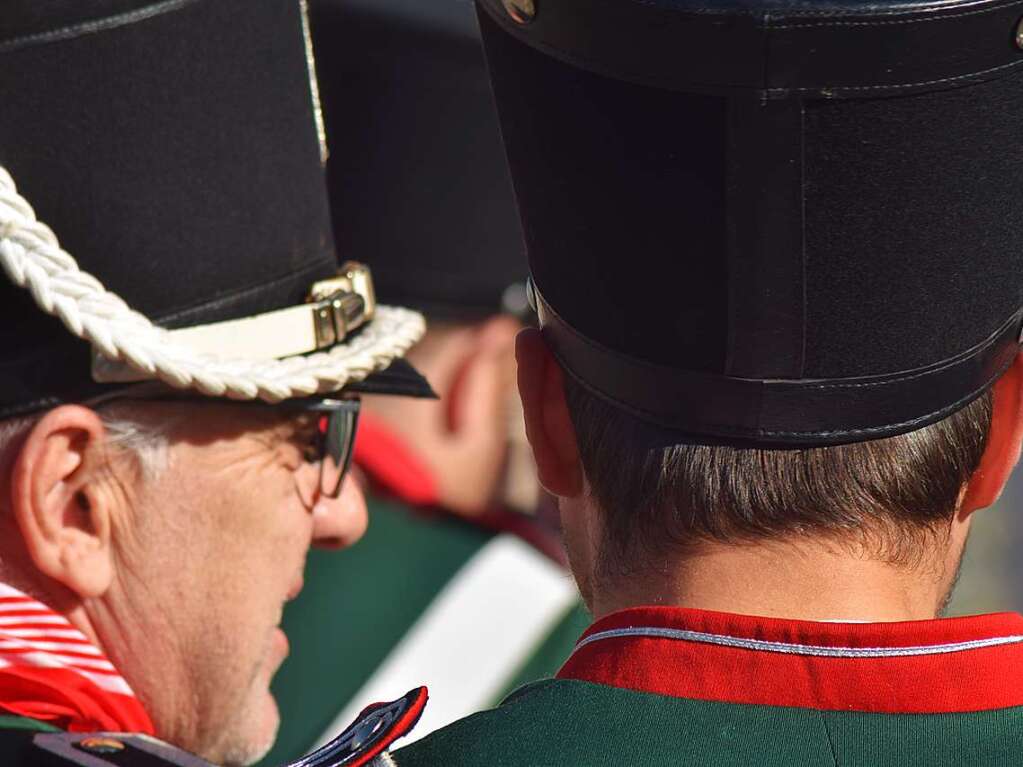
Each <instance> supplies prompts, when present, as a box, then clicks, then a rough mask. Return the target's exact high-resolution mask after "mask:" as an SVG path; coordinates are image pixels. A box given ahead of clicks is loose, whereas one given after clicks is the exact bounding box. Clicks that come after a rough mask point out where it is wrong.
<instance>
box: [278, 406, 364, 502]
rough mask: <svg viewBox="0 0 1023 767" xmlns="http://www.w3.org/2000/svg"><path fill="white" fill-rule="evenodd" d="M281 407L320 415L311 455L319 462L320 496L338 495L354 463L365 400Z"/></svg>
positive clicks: (311, 457)
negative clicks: (362, 404) (356, 437)
mask: <svg viewBox="0 0 1023 767" xmlns="http://www.w3.org/2000/svg"><path fill="white" fill-rule="evenodd" d="M281 407H284V408H287V409H292V408H294V409H296V410H300V411H303V412H308V413H313V414H315V415H316V437H315V442H314V445H313V447H314V455H313V456H309V458H310V459H311V460H312V461H313V462H315V463H318V464H319V472H320V483H319V488H320V495H321V496H323V497H326V498H337V497H338V496H339V495H341V485H342V484H343V483H344V479H345V474H347V473H348V468H349V467H350V466H351V464H352V454H353V453H354V452H355V433H356V431H357V429H358V426H359V409H360V408H361V403H360V402H359V400H357V399H341V400H332V399H326V400H315V401H309V400H299V401H291V402H287V403H284V404H283V405H281Z"/></svg>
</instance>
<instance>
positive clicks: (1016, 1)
mask: <svg viewBox="0 0 1023 767" xmlns="http://www.w3.org/2000/svg"><path fill="white" fill-rule="evenodd" d="M1018 5H1023V0H1013V2H1011V3H1006V4H1005V5H998V6H993V7H990V8H978V9H976V10H972V11H963V12H961V13H950V14H948V15H944V16H923V17H920V16H917V17H915V18H911V19H883V20H880V21H830V20H827V21H822V22H820V23H807V24H784V25H780V26H777V27H772V29H822V28H825V27H883V26H892V25H897V24H921V23H924V22H932V21H948V20H949V19H961V18H964V17H966V16H983V15H985V14H989V13H998V12H999V11H1004V10H1007V9H1009V8H1013V7H1015V6H1018ZM899 13H906V14H910V13H920V11H918V10H914V9H904V10H902V11H899Z"/></svg>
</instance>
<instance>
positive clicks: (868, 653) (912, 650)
mask: <svg viewBox="0 0 1023 767" xmlns="http://www.w3.org/2000/svg"><path fill="white" fill-rule="evenodd" d="M635 637H647V638H655V639H674V640H681V641H684V642H702V643H704V644H713V645H720V646H722V647H736V648H739V649H743V650H762V651H765V652H777V653H784V654H786V655H812V656H816V657H823V658H900V657H905V656H912V655H940V654H943V653H953V652H963V651H965V650H978V649H981V648H984V647H997V646H1000V645H1008V644H1018V643H1020V642H1023V635H1011V636H1001V637H990V638H988V639H971V640H968V641H965V642H948V643H945V644H932V645H916V646H912V647H828V646H826V645H808V644H795V643H789V642H771V641H767V640H765V639H746V638H743V637H733V636H729V635H727V634H710V633H706V632H703V631H689V630H686V629H669V628H657V627H654V626H635V627H630V628H621V629H609V630H607V631H598V632H597V633H596V634H591V635H590V636H588V637H585V638H584V639H582V640H580V641H579V643H578V644H577V645H576V646H575V650H574V651H573V654H575V652H578V651H579V650H580V649H581V648H583V647H585V646H586V645H588V644H593V643H594V642H600V641H602V640H605V639H623V638H635Z"/></svg>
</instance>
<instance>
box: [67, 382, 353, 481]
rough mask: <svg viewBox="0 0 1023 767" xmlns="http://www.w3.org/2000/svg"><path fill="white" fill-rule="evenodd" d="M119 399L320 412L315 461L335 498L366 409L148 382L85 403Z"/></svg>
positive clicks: (318, 400) (349, 401) (346, 403)
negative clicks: (230, 396) (245, 397)
mask: <svg viewBox="0 0 1023 767" xmlns="http://www.w3.org/2000/svg"><path fill="white" fill-rule="evenodd" d="M154 387H155V388H154ZM116 400H136V401H143V402H204V403H207V404H210V403H212V404H229V405H236V406H242V407H245V406H248V407H263V408H273V409H277V410H284V411H294V412H296V413H314V414H318V415H319V418H317V421H316V434H317V439H316V445H315V447H316V455H317V457H316V460H315V463H318V464H319V472H320V476H319V483H318V487H319V494H320V496H321V497H324V498H331V499H334V498H337V497H338V496H340V495H341V487H342V485H343V484H344V479H345V475H347V473H348V470H349V468H351V465H352V457H353V455H354V453H355V435H356V432H357V431H358V427H359V412H360V411H361V409H362V402H361V401H360V400H359V399H358V398H357V397H354V398H350V399H333V398H329V397H307V398H301V399H290V400H284V401H283V402H278V403H276V404H272V405H271V404H269V403H266V402H251V401H243V402H239V401H237V400H217V399H215V398H212V397H204V396H202V395H201V394H191V393H188V392H180V393H179V392H175V391H167V390H166V388H165V387H163V386H162V385H159V384H156V385H153V384H148V383H147V384H139V385H137V386H132V387H128V388H125V389H120V390H118V391H115V392H110V393H109V394H104V395H101V396H99V397H94V398H92V399H89V400H86V401H85V402H83V403H82V404H83V405H86V406H88V407H99V406H101V405H105V404H108V403H110V402H114V401H116Z"/></svg>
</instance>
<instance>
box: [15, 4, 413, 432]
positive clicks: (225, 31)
mask: <svg viewBox="0 0 1023 767" xmlns="http://www.w3.org/2000/svg"><path fill="white" fill-rule="evenodd" d="M0 101H2V103H3V105H4V108H3V109H4V117H3V120H0V265H2V267H3V270H4V272H5V274H6V276H7V278H8V279H7V280H0V282H2V283H3V284H2V285H0V370H2V375H0V417H7V416H11V415H16V414H18V413H23V412H29V411H32V410H35V409H38V408H41V407H46V406H50V405H53V404H56V403H59V402H63V401H80V400H82V399H84V398H88V397H92V396H95V395H97V394H101V393H103V392H107V391H110V390H111V389H112V387H123V386H125V385H128V384H130V383H132V382H137V381H140V380H151V379H159V380H161V381H164V382H165V383H167V384H170V385H172V386H175V387H179V388H184V389H192V390H195V391H198V392H201V393H203V394H207V395H217V396H228V397H231V398H235V399H262V400H265V401H268V402H275V401H279V400H282V399H287V398H292V397H306V396H320V395H324V394H326V393H329V392H332V391H336V390H338V389H341V388H342V387H348V388H349V389H359V388H360V387H362V388H367V389H370V390H375V391H397V392H403V393H413V394H415V393H420V394H428V393H429V387H428V385H426V383H425V381H424V380H423V379H422V378H421V377H420V376H418V374H416V373H415V372H414V371H412V370H411V368H409V367H408V366H403V365H401V364H400V363H398V362H395V359H396V358H397V357H399V356H400V355H401V354H402V353H403V352H404V351H405V350H406V349H407V348H408V347H409V346H410V345H411V344H412V343H413V342H414V341H415V340H416V339H417V338H418V337H419V335H420V334H421V333H422V331H423V320H422V317H421V316H420V315H418V314H417V313H415V312H412V311H408V310H404V309H399V308H392V307H386V306H378V305H376V301H375V297H374V294H373V290H372V277H371V274H370V273H369V272H368V271H367V270H366V269H365V268H364V267H362V266H361V265H357V264H352V265H347V266H345V267H343V268H342V269H341V270H340V271H339V268H338V260H337V254H336V251H335V247H334V241H333V237H332V232H331V224H330V215H329V209H328V205H327V198H326V190H325V185H324V170H323V164H324V160H325V157H326V146H325V143H324V136H323V130H322V122H321V120H320V114H319V106H318V99H317V88H316V82H315V76H314V70H313V63H312V54H311V44H310V39H309V32H308V19H307V17H306V13H305V6H304V4H303V3H300V2H298V0H260V2H249V1H248V0H163V1H162V2H154V0H91V1H90V2H87V3H86V2H80V0H42V1H41V0H6V2H4V3H3V4H2V7H0ZM385 368H387V370H386V371H384V369H385ZM381 371H383V372H381ZM367 376H369V378H367ZM360 382H361V383H360Z"/></svg>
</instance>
